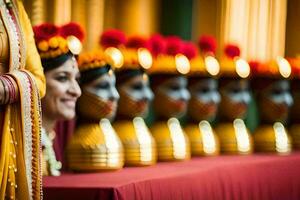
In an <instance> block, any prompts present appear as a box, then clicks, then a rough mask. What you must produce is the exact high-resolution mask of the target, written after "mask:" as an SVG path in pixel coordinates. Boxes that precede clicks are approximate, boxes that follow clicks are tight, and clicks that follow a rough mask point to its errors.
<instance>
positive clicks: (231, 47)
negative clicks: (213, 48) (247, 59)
mask: <svg viewBox="0 0 300 200" xmlns="http://www.w3.org/2000/svg"><path fill="white" fill-rule="evenodd" d="M224 52H225V55H226V56H228V57H229V58H234V57H236V56H240V54H241V50H240V48H239V47H238V46H237V45H235V44H227V45H226V46H225V48H224Z"/></svg>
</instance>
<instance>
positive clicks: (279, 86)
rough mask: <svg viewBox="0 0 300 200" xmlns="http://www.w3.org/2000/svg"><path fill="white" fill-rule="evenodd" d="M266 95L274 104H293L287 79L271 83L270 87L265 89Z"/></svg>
mask: <svg viewBox="0 0 300 200" xmlns="http://www.w3.org/2000/svg"><path fill="white" fill-rule="evenodd" d="M267 95H268V97H269V98H270V100H271V101H272V102H274V103H275V104H285V105H287V106H288V107H290V106H292V105H293V98H292V96H291V93H290V85H289V82H288V81H287V80H280V81H277V82H275V83H274V84H272V86H271V88H269V89H268V90H267Z"/></svg>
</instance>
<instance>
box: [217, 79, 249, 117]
mask: <svg viewBox="0 0 300 200" xmlns="http://www.w3.org/2000/svg"><path fill="white" fill-rule="evenodd" d="M220 93H221V97H222V98H221V103H220V107H219V110H220V116H221V117H222V118H225V119H226V120H230V121H233V120H234V119H237V118H240V119H244V118H245V117H246V114H247V110H248V105H249V103H250V100H251V96H250V93H249V82H248V81H247V80H242V79H240V80H232V81H230V82H229V83H227V84H226V85H224V86H222V85H220Z"/></svg>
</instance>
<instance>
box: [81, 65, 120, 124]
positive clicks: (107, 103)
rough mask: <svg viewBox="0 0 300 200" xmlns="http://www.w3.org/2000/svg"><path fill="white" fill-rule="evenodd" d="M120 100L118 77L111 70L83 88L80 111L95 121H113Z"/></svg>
mask: <svg viewBox="0 0 300 200" xmlns="http://www.w3.org/2000/svg"><path fill="white" fill-rule="evenodd" d="M119 98H120V96H119V93H118V91H117V89H116V77H115V74H114V73H113V71H111V70H110V71H109V72H108V73H105V74H103V75H101V76H99V77H98V78H97V79H95V80H93V81H91V82H89V83H87V84H85V85H84V86H82V96H81V97H80V98H79V102H78V103H79V111H80V113H82V112H86V113H85V115H87V116H88V117H90V118H93V119H97V120H99V119H101V118H108V119H110V120H112V119H113V118H114V117H115V115H116V111H117V103H118V100H119ZM83 109H84V110H83Z"/></svg>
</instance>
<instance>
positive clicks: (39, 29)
mask: <svg viewBox="0 0 300 200" xmlns="http://www.w3.org/2000/svg"><path fill="white" fill-rule="evenodd" d="M33 32H34V38H35V41H36V42H37V43H38V42H40V41H42V40H49V39H50V38H51V37H54V36H56V35H58V34H59V28H58V27H57V26H55V25H54V24H50V23H43V24H41V25H38V26H34V27H33Z"/></svg>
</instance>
